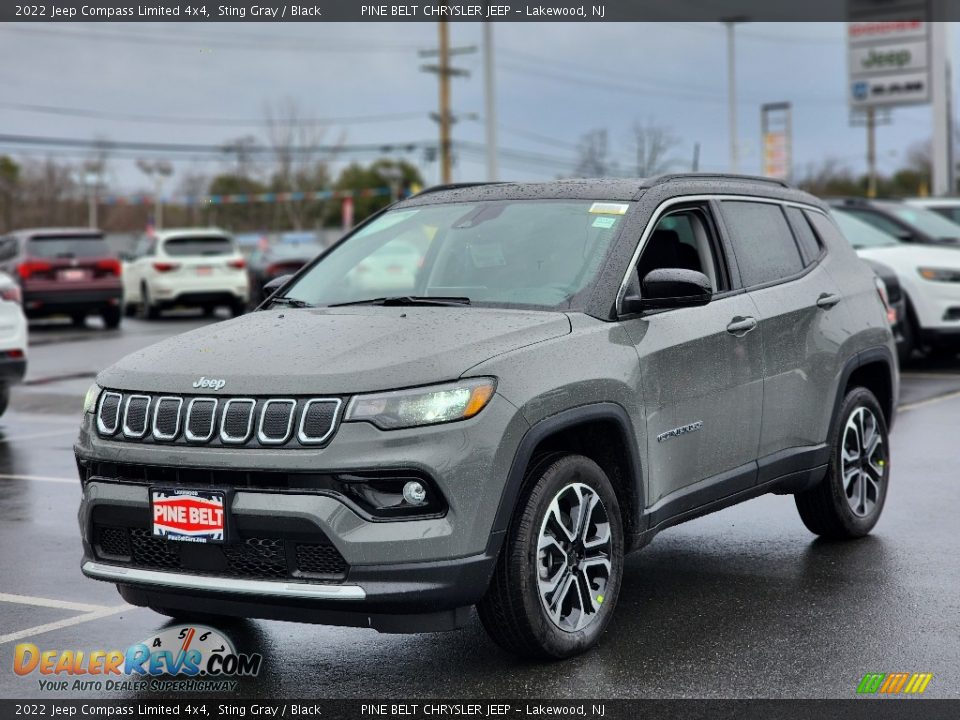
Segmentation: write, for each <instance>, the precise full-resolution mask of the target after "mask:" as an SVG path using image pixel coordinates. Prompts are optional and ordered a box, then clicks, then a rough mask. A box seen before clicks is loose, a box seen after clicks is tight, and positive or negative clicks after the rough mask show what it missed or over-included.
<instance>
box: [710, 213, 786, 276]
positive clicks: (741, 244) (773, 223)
mask: <svg viewBox="0 0 960 720" xmlns="http://www.w3.org/2000/svg"><path fill="white" fill-rule="evenodd" d="M722 206H723V217H724V221H725V222H726V225H727V230H728V231H729V233H730V240H731V242H732V243H733V247H734V251H735V252H736V255H737V264H738V265H739V266H740V276H741V278H742V280H743V284H744V286H745V287H752V286H754V285H762V284H764V283H769V282H775V281H777V280H782V279H784V278H787V277H790V276H791V275H796V274H797V273H799V272H801V271H802V270H803V260H802V259H801V257H800V251H799V250H798V249H797V243H796V241H795V240H794V239H793V233H792V232H790V226H789V225H787V219H786V217H784V215H783V210H781V209H780V206H779V205H777V204H774V203H759V202H743V201H740V200H735V201H725V202H723V203H722Z"/></svg>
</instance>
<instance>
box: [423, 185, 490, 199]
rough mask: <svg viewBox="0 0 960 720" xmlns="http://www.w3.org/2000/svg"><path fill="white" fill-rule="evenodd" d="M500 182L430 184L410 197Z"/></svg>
mask: <svg viewBox="0 0 960 720" xmlns="http://www.w3.org/2000/svg"><path fill="white" fill-rule="evenodd" d="M502 184H503V183H502V182H459V183H446V184H445V185H431V186H430V187H428V188H424V189H423V190H421V191H420V192H418V193H417V194H416V195H412V196H411V197H420V196H421V195H429V194H430V193H435V192H441V191H443V190H459V189H460V188H471V187H478V186H480V185H502Z"/></svg>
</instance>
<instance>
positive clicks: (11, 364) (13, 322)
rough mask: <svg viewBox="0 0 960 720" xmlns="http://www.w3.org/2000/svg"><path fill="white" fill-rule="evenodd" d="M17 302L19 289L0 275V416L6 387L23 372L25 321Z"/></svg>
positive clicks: (5, 401)
mask: <svg viewBox="0 0 960 720" xmlns="http://www.w3.org/2000/svg"><path fill="white" fill-rule="evenodd" d="M20 299H21V296H20V286H19V285H17V283H16V282H15V281H14V280H13V278H11V277H10V276H9V275H7V274H6V273H2V272H0V415H3V413H4V412H5V411H6V409H7V405H8V404H9V402H10V386H11V385H14V384H16V383H18V382H20V381H21V380H23V376H24V374H25V373H26V371H27V319H26V317H24V315H23V308H22V307H21V305H20Z"/></svg>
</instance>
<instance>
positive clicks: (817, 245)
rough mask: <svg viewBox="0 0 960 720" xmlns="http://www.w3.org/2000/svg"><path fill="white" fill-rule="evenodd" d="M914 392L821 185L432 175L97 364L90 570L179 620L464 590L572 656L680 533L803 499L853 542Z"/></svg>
mask: <svg viewBox="0 0 960 720" xmlns="http://www.w3.org/2000/svg"><path fill="white" fill-rule="evenodd" d="M898 382H899V380H898V372H897V365H896V360H895V353H894V346H893V340H892V337H891V332H890V327H889V324H888V322H887V316H886V312H885V309H884V306H883V303H882V301H881V298H880V295H879V293H878V290H877V286H876V283H875V280H874V276H873V273H872V272H871V271H870V269H869V268H868V267H867V266H866V265H864V264H862V263H861V262H860V261H859V260H858V259H857V256H856V255H855V254H854V252H853V250H852V249H851V248H850V246H849V244H848V243H846V242H845V241H844V239H843V237H842V236H841V235H840V233H839V231H838V230H837V226H836V225H835V224H834V222H833V220H832V219H831V218H830V216H829V214H828V211H827V208H826V206H825V205H824V204H823V203H821V202H820V201H818V200H816V199H815V198H813V197H811V196H809V195H806V194H804V193H801V192H798V191H796V190H792V189H790V188H789V187H787V186H784V185H782V184H780V183H778V182H773V181H769V180H762V179H753V178H746V177H738V176H729V177H727V176H706V175H671V176H662V177H658V178H654V179H649V180H583V181H562V182H549V183H544V184H514V183H499V184H487V185H462V186H447V187H441V188H436V189H433V190H430V191H427V192H424V193H421V194H420V195H417V196H415V197H412V198H410V199H407V200H404V201H402V202H400V203H397V204H395V205H393V206H392V207H390V208H388V209H387V210H386V211H384V212H382V213H380V214H378V215H376V216H374V217H372V218H371V219H370V220H368V221H367V222H365V223H364V224H362V225H361V226H359V227H358V228H357V229H356V230H355V231H353V232H352V233H350V234H349V235H347V236H346V237H344V238H343V239H342V240H341V241H340V242H339V243H337V244H336V245H334V246H333V247H332V248H330V249H329V250H327V251H326V252H325V253H324V254H322V255H321V256H320V257H319V258H317V259H316V260H315V261H313V262H312V263H310V264H309V265H307V266H306V267H304V268H303V269H302V270H301V271H299V272H298V273H297V274H296V275H295V276H293V277H292V278H289V279H287V280H286V281H285V282H284V284H283V285H282V287H281V288H280V289H279V290H278V291H277V292H276V293H275V294H274V295H273V296H272V297H270V298H269V299H268V300H267V301H266V302H265V303H264V305H263V306H261V308H260V309H259V310H258V311H257V312H254V313H252V314H250V315H247V316H245V317H239V318H236V319H234V320H230V321H227V322H223V323H220V324H217V325H211V326H207V327H204V328H201V329H199V330H195V331H192V332H189V333H186V334H184V335H180V336H179V337H175V338H172V339H168V340H165V341H163V342H161V343H159V344H157V345H154V346H152V347H150V348H147V349H145V350H141V351H140V352H137V353H134V354H133V355H130V356H129V357H127V358H125V359H124V360H122V361H120V362H119V363H117V364H116V365H114V366H113V367H111V368H109V369H107V370H105V371H103V372H102V373H101V374H100V375H99V377H98V378H97V384H96V385H95V386H94V387H92V388H91V390H90V392H89V394H88V396H87V399H86V403H85V414H84V418H83V424H82V428H81V431H80V437H79V440H78V442H77V445H76V456H77V462H78V466H79V471H80V477H81V480H82V484H83V501H82V504H81V508H80V515H79V520H80V527H81V530H82V534H83V549H84V557H83V572H84V573H85V574H86V575H87V576H89V577H91V578H96V579H98V580H105V581H108V582H112V583H116V585H117V586H118V588H119V591H120V594H121V595H122V596H123V597H124V598H125V599H126V600H127V601H128V602H131V603H133V604H135V605H141V606H148V607H150V608H153V609H154V610H156V611H158V612H160V613H164V614H168V615H174V616H178V615H189V614H205V615H213V616H217V615H222V616H243V617H261V618H274V619H281V620H297V621H306V622H319V623H329V624H343V625H355V626H362V627H373V628H376V629H378V630H380V631H384V632H419V631H431V630H443V629H449V628H453V627H457V626H459V625H461V624H463V623H464V622H466V621H468V620H469V617H470V608H471V606H474V605H475V606H477V609H478V612H479V616H480V620H481V622H482V623H483V625H484V626H485V627H486V629H487V630H488V631H489V633H490V634H491V635H492V637H493V639H494V640H495V641H496V642H497V643H499V644H500V645H501V646H503V647H504V648H507V649H509V650H511V651H514V652H517V653H521V654H526V655H533V656H540V657H566V656H570V655H573V654H576V653H579V652H582V651H584V650H586V649H587V648H589V647H590V646H591V645H593V644H594V643H595V642H596V641H597V640H598V638H599V637H600V635H601V634H602V633H603V630H604V628H605V627H606V625H607V623H608V622H609V620H610V617H611V615H612V613H613V611H614V607H615V606H616V603H617V596H618V594H619V591H620V586H621V579H622V575H623V568H624V555H625V553H627V552H629V551H631V550H636V549H638V548H640V547H642V546H643V545H645V544H646V543H648V542H650V541H651V539H652V538H653V537H654V535H656V534H657V533H658V532H660V531H661V530H664V529H665V528H667V527H669V526H671V525H675V524H677V523H680V522H683V521H686V520H690V519H692V518H695V517H697V516H700V515H703V514H705V513H709V512H713V511H715V510H720V509H722V508H724V507H727V506H729V505H732V504H734V503H738V502H741V501H743V500H748V499H750V498H753V497H756V496H758V495H762V494H764V493H790V494H793V495H794V496H795V497H796V504H797V508H798V510H799V512H800V518H801V520H802V521H803V523H804V524H805V525H806V526H807V527H808V528H809V529H810V530H811V531H813V532H814V533H816V534H818V535H822V536H825V537H829V538H838V539H839V538H856V537H860V536H862V535H865V534H866V533H868V532H869V531H870V529H871V528H872V527H873V526H874V524H875V523H876V522H877V519H878V518H879V516H880V512H881V510H882V508H883V503H884V499H885V497H886V494H887V486H888V482H889V476H890V455H889V453H890V448H889V443H888V439H887V432H888V429H889V428H890V426H891V424H892V422H893V414H894V406H895V398H896V397H897V392H898ZM679 612H683V610H682V608H681V609H680V610H679Z"/></svg>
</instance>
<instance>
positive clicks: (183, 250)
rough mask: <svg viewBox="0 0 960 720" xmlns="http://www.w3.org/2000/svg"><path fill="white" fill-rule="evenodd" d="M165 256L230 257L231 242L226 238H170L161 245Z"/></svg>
mask: <svg viewBox="0 0 960 720" xmlns="http://www.w3.org/2000/svg"><path fill="white" fill-rule="evenodd" d="M163 249H164V251H165V252H166V253H167V255H175V256H177V257H180V256H183V255H204V256H214V255H232V254H233V241H232V240H231V239H230V238H228V237H216V236H193V237H191V236H189V235H184V236H183V237H175V238H170V239H169V240H167V241H166V242H165V243H164V244H163Z"/></svg>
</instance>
